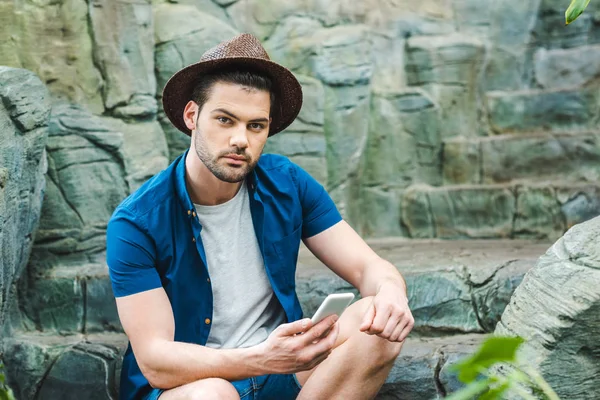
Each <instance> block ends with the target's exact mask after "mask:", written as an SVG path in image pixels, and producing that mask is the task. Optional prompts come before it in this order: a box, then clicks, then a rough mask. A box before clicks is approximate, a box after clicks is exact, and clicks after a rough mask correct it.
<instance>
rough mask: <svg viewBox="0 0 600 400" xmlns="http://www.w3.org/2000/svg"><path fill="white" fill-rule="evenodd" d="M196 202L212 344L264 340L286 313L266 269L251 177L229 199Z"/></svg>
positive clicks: (244, 344) (231, 345) (239, 344)
mask: <svg viewBox="0 0 600 400" xmlns="http://www.w3.org/2000/svg"><path fill="white" fill-rule="evenodd" d="M195 207H196V213H197V214H198V218H199V220H200V224H201V225H202V231H201V232H200V237H201V238H202V244H203V245H204V251H205V253H206V261H207V264H208V273H209V276H210V280H211V284H212V291H213V319H212V324H211V330H210V334H209V336H208V341H207V343H206V346H208V347H213V348H225V349H231V348H242V347H251V346H254V345H256V344H258V343H261V342H263V341H264V340H265V339H266V338H267V337H268V335H269V334H270V333H271V332H272V331H273V330H274V329H275V328H276V327H277V326H279V325H281V324H283V323H285V322H286V316H285V312H284V310H283V308H282V307H281V304H280V303H279V301H278V300H277V297H276V296H275V294H274V293H273V289H272V287H271V283H270V282H269V278H268V277H267V273H266V271H265V265H264V261H263V258H262V255H261V253H260V248H259V246H258V240H257V239H256V234H255V232H254V224H253V223H252V215H251V214H250V200H249V198H248V189H247V187H246V183H245V182H243V183H242V185H241V187H240V190H239V191H238V193H237V194H236V195H235V196H234V197H233V198H232V199H231V200H229V201H228V202H226V203H223V204H219V205H216V206H202V205H198V204H195Z"/></svg>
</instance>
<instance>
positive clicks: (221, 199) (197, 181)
mask: <svg viewBox="0 0 600 400" xmlns="http://www.w3.org/2000/svg"><path fill="white" fill-rule="evenodd" d="M185 182H186V185H187V190H188V193H189V194H190V198H191V200H192V202H193V203H194V204H199V205H203V206H216V205H218V204H223V203H225V202H227V201H229V200H231V199H232V198H233V197H234V196H235V195H236V193H237V192H238V190H239V189H240V186H241V185H242V182H237V183H229V182H223V181H222V180H220V179H219V178H217V177H216V176H214V175H213V173H212V172H210V170H209V169H208V168H206V165H204V163H203V162H202V161H200V159H199V158H198V155H197V154H196V152H195V150H194V149H190V151H189V152H188V154H187V156H186V158H185Z"/></svg>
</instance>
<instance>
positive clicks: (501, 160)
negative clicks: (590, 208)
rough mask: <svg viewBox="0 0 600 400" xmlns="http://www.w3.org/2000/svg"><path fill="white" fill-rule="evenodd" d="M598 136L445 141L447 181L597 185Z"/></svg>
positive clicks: (545, 135) (537, 135)
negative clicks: (557, 181) (554, 182)
mask: <svg viewBox="0 0 600 400" xmlns="http://www.w3.org/2000/svg"><path fill="white" fill-rule="evenodd" d="M599 161H600V144H599V139H598V135H597V133H595V132H584V133H577V134H569V133H554V134H553V133H534V134H523V135H500V136H490V137H485V138H481V139H466V138H462V137H459V138H454V139H450V140H447V141H445V142H444V175H445V181H446V182H447V183H452V184H461V183H500V182H510V181H525V180H526V179H532V178H534V179H536V180H538V181H539V180H549V181H554V180H557V179H563V180H572V181H589V182H594V181H596V180H598V179H599V178H600V171H599V170H598V162H599Z"/></svg>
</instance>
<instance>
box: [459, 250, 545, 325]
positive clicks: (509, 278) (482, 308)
mask: <svg viewBox="0 0 600 400" xmlns="http://www.w3.org/2000/svg"><path fill="white" fill-rule="evenodd" d="M507 258H508V257H507ZM534 262H535V259H532V258H520V259H511V260H509V261H506V262H504V263H503V264H497V265H496V266H494V267H493V268H491V269H487V268H481V269H476V268H471V269H470V272H469V282H470V285H471V297H472V299H473V306H474V308H475V313H476V315H477V321H478V322H479V325H480V326H481V327H482V328H483V330H484V331H486V332H493V331H494V329H495V328H496V324H497V323H498V321H500V318H501V316H502V313H503V312H504V309H505V308H506V306H507V304H508V303H509V302H510V298H511V296H512V294H513V293H514V291H515V289H516V288H517V287H518V286H519V284H521V281H522V280H523V276H525V274H526V273H527V271H529V270H530V269H531V268H532V267H533V265H534ZM490 272H491V274H490Z"/></svg>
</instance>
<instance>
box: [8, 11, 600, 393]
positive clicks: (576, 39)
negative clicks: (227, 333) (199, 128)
mask: <svg viewBox="0 0 600 400" xmlns="http://www.w3.org/2000/svg"><path fill="white" fill-rule="evenodd" d="M565 6H566V5H565V4H564V1H562V0H560V1H559V0H519V1H517V0H502V1H493V0H488V1H475V0H425V1H421V2H414V1H408V0H367V1H362V2H355V1H349V0H290V1H287V0H286V1H280V0H180V1H176V0H169V1H166V0H153V1H150V0H133V1H128V2H120V1H114V2H113V1H108V2H106V1H104V2H103V1H97V0H90V1H84V0H55V1H17V0H7V1H3V2H0V37H2V38H7V39H8V40H2V41H0V65H6V66H8V67H14V68H8V67H1V68H0V98H1V100H2V102H0V128H1V129H0V156H1V158H0V243H2V248H1V249H0V255H1V256H2V257H1V258H0V326H1V327H2V330H3V336H2V341H1V343H0V345H1V348H2V351H1V353H3V354H2V357H3V359H4V360H6V363H7V372H8V378H9V382H10V383H11V385H12V386H13V388H14V389H15V391H16V393H17V394H18V398H22V399H33V398H49V399H54V398H61V399H64V398H66V397H64V396H65V395H64V393H69V396H72V398H82V396H84V397H85V398H98V399H111V398H116V394H117V393H118V374H119V367H120V354H121V352H122V351H123V346H124V343H125V342H124V335H123V334H122V328H121V326H120V324H119V321H118V316H117V314H116V308H115V304H114V299H113V296H112V292H111V288H110V283H109V280H108V276H107V267H106V265H105V261H104V251H105V247H104V246H105V229H106V223H107V221H108V218H109V216H110V214H111V213H112V210H114V208H115V207H116V205H117V204H118V203H119V202H120V201H121V200H122V199H123V198H124V197H125V196H127V195H128V194H129V193H131V192H133V191H134V190H135V189H137V188H138V187H139V186H140V185H141V184H142V183H143V182H144V181H145V180H146V179H147V178H148V177H150V176H152V175H153V174H155V173H157V172H158V171H160V170H161V169H163V168H165V167H166V166H167V165H168V162H169V161H170V160H173V159H174V158H175V157H177V156H178V155H179V154H180V153H181V152H182V151H184V150H185V149H186V148H187V147H188V146H189V138H188V137H187V136H186V135H183V134H182V133H180V132H179V131H178V130H176V129H175V128H173V127H172V126H171V125H170V124H169V123H168V120H167V118H166V116H165V115H164V113H163V112H162V110H161V107H159V105H160V103H161V92H162V88H163V87H164V85H165V83H166V81H167V80H168V79H169V77H170V76H171V75H172V74H173V73H175V72H176V71H177V70H179V69H180V68H182V67H184V66H186V65H188V64H191V63H194V62H196V61H197V60H198V59H199V58H200V56H201V54H202V53H203V52H204V51H205V50H207V49H208V48H210V47H212V46H214V45H216V44H217V43H219V42H220V41H222V40H225V39H229V38H230V37H232V36H233V35H235V34H237V33H239V32H251V33H253V34H255V35H257V36H258V37H259V38H260V39H261V40H262V41H263V43H264V45H265V47H266V48H267V50H268V52H269V54H270V55H271V57H272V58H273V59H274V60H275V61H278V62H280V63H282V64H284V65H286V66H287V67H289V68H290V69H291V70H293V71H294V73H295V74H296V75H297V77H298V79H299V81H300V82H301V84H302V87H303V90H304V106H303V108H302V110H301V112H300V115H299V117H298V119H297V120H296V121H295V122H294V123H293V124H292V125H291V126H290V127H289V128H288V129H287V130H286V131H284V132H282V133H281V134H279V135H277V136H276V137H274V138H272V139H270V140H269V142H268V144H267V147H266V149H265V151H267V152H277V153H281V154H284V155H286V156H288V157H290V158H291V159H292V160H294V161H295V162H297V163H298V164H300V165H301V166H303V167H304V168H305V169H307V170H308V171H309V172H310V173H311V174H312V175H313V176H314V177H315V178H316V179H318V180H319V181H320V182H321V183H323V184H324V185H325V186H326V187H327V189H328V190H329V192H330V194H331V195H332V197H333V198H334V200H335V201H336V203H337V205H338V207H339V208H340V210H341V211H342V213H343V214H344V216H345V217H346V219H347V220H348V221H349V222H350V223H351V224H352V225H353V226H354V227H355V228H356V229H357V230H358V231H359V232H360V233H361V234H362V235H363V236H365V237H381V236H400V237H406V238H410V239H432V238H433V239H434V241H431V242H426V243H428V244H427V246H426V247H423V248H421V247H419V249H421V250H417V249H416V248H413V246H414V244H412V243H409V244H408V245H407V246H408V247H410V248H411V249H412V251H414V252H422V253H423V254H426V253H427V252H437V254H438V255H439V260H441V261H439V260H438V258H434V259H436V260H438V261H435V262H434V263H433V264H432V261H431V260H430V259H429V258H428V259H427V260H415V261H414V263H413V262H412V261H411V262H410V263H409V264H406V262H403V261H401V260H404V261H406V260H408V259H409V258H408V257H406V255H405V253H402V254H400V255H399V256H398V261H397V262H395V264H396V265H397V266H398V267H399V268H403V269H407V270H414V271H417V272H418V273H416V274H415V276H408V280H410V283H411V285H410V287H411V293H410V297H411V299H410V301H411V306H412V307H413V308H414V310H415V317H416V320H417V324H416V325H417V328H416V331H417V332H416V334H417V335H422V338H421V339H418V341H417V344H416V347H415V348H411V347H410V346H408V348H409V350H407V351H408V352H407V353H404V354H403V359H402V360H401V361H400V362H399V364H397V367H395V369H394V371H395V372H394V373H393V374H392V375H391V377H390V380H389V382H388V384H387V386H386V387H385V390H384V391H383V392H382V397H381V398H396V396H397V393H407V396H408V397H407V398H415V399H423V398H434V397H440V396H443V395H444V394H445V393H446V392H447V391H448V390H450V389H453V388H456V387H458V383H457V382H455V380H453V378H452V377H451V375H450V374H449V372H448V371H447V368H448V366H449V364H450V362H451V361H455V360H456V358H457V354H464V353H465V352H469V351H471V350H472V348H473V346H475V345H476V343H478V341H479V340H480V337H479V336H480V335H481V334H482V333H485V332H490V331H492V330H493V329H494V326H495V324H496V322H497V320H498V318H499V316H500V315H501V313H502V311H503V310H504V307H505V305H506V303H507V301H508V299H509V298H510V296H511V294H512V292H513V290H514V289H515V287H516V286H517V285H519V283H520V282H521V278H522V276H523V274H524V273H525V271H526V270H528V269H529V268H530V266H531V262H530V258H531V257H530V255H529V254H528V255H527V260H526V261H523V260H521V259H520V258H519V257H517V256H515V258H511V259H504V257H499V258H501V259H502V261H501V262H500V261H499V262H496V261H493V262H491V263H490V261H489V260H487V259H485V257H484V260H476V261H473V262H472V263H466V262H465V261H464V259H463V257H464V253H463V252H462V250H461V253H460V254H454V253H452V254H450V253H448V250H443V248H442V247H441V246H440V245H439V244H438V242H436V241H435V240H437V239H491V238H496V239H525V240H548V239H556V238H558V237H560V236H561V235H563V233H564V232H565V231H567V230H568V229H569V228H571V227H572V226H574V225H576V224H578V223H580V222H582V221H586V220H588V219H590V218H593V217H595V216H597V215H598V214H600V184H598V178H600V169H599V167H598V165H600V163H599V161H600V130H599V129H598V123H599V118H600V107H599V101H600V98H599V93H600V91H599V90H598V89H599V84H600V80H599V79H598V77H599V76H600V33H599V32H600V29H598V28H599V26H598V25H600V20H599V19H598V18H597V17H596V15H597V11H598V8H597V7H598V6H597V5H596V4H593V3H592V4H591V5H590V6H589V8H588V10H587V12H586V13H585V14H584V15H583V16H581V17H580V18H579V19H578V20H577V21H576V22H575V23H574V24H572V25H570V26H568V27H565V26H564V24H563V20H562V19H563V12H564V7H565ZM15 68H19V69H15ZM26 70H29V71H32V72H33V73H32V72H28V71H26ZM36 75H37V77H39V79H38V78H36ZM40 80H41V82H40ZM44 86H45V87H46V88H47V89H46V88H45V87H44ZM50 100H52V106H51V105H50ZM44 182H45V183H44ZM44 185H45V193H43V192H44V189H43V188H44ZM42 194H44V196H43V198H44V199H43V205H42ZM40 208H41V210H40ZM38 225H39V226H38ZM474 243H475V244H472V246H475V248H477V249H479V250H481V251H483V254H484V255H485V256H486V257H489V255H490V253H493V250H492V249H491V248H492V247H493V248H496V250H498V249H504V247H498V246H501V245H498V246H496V244H494V243H495V242H494V243H492V244H491V245H490V246H491V247H490V248H488V249H487V250H485V249H486V246H484V245H482V244H481V243H480V242H474ZM498 243H500V242H498ZM515 243H516V244H515ZM519 243H520V242H517V241H514V242H511V244H510V245H506V246H508V247H510V248H512V247H514V248H521V249H522V248H523V247H522V245H521V244H519ZM452 246H454V244H452ZM452 246H451V247H452ZM502 246H505V245H502ZM511 246H512V247H511ZM396 247H398V249H399V251H400V250H402V251H404V252H409V251H411V250H408V249H407V248H406V247H402V246H399V245H398V246H396ZM508 247H507V248H508ZM466 248H467V249H470V247H468V246H467V247H466ZM383 250H385V246H384V248H383ZM484 250H485V251H484ZM469 251H471V252H472V251H473V250H468V251H467V250H465V252H466V253H469ZM419 254H420V253H419ZM469 254H470V253H469ZM494 254H495V253H494ZM506 254H512V253H511V252H507V253H506ZM511 257H512V256H511ZM494 259H495V258H494ZM446 260H451V262H450V261H448V262H447V261H446ZM559 278H560V277H558V278H557V279H559ZM530 279H533V278H530ZM560 279H562V278H560ZM432 287H434V288H438V289H439V290H435V291H432V290H431V288H432ZM327 288H329V289H327ZM332 289H333V290H338V289H339V290H346V289H347V287H345V286H343V283H340V282H339V280H337V281H335V280H331V279H330V278H323V279H322V280H319V279H313V278H312V277H311V279H306V280H304V281H302V282H300V283H299V291H300V292H301V293H300V295H301V297H302V303H303V307H304V308H305V311H307V312H310V311H311V310H312V309H313V308H314V306H316V304H317V303H318V301H319V297H318V296H320V295H322V294H324V293H326V292H327V290H332ZM523 290H525V289H523ZM507 315H509V314H507ZM586 315H587V314H586ZM462 335H465V337H464V338H463V336H462ZM470 335H475V336H476V337H475V338H474V337H471V336H470ZM427 336H436V337H435V338H434V339H432V340H431V341H429V340H428V338H427ZM446 336H448V337H446ZM582 351H583V350H582ZM453 352H454V353H453ZM561 360H562V359H561ZM403 363H408V364H410V366H411V367H410V374H408V375H404V374H403V371H404V369H403V368H404V364H403ZM73 366H76V368H73ZM407 377H408V378H407ZM415 382H419V384H415ZM421 383H422V384H421ZM559 383H560V384H563V383H564V382H562V381H561V382H559ZM564 384H565V385H566V383H564ZM582 387H583V386H582ZM578 390H579V389H578ZM582 390H584V389H582ZM82 393H84V394H82Z"/></svg>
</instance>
